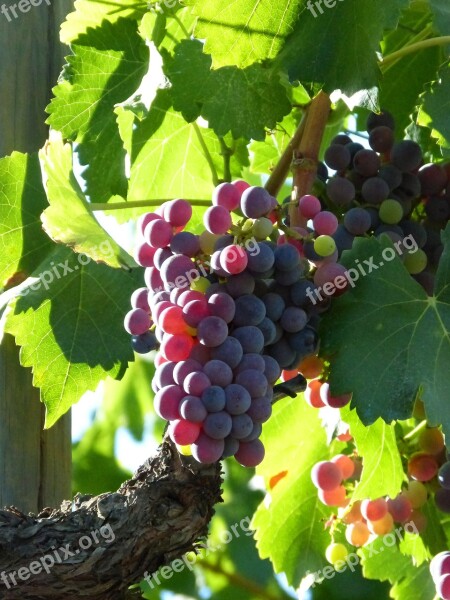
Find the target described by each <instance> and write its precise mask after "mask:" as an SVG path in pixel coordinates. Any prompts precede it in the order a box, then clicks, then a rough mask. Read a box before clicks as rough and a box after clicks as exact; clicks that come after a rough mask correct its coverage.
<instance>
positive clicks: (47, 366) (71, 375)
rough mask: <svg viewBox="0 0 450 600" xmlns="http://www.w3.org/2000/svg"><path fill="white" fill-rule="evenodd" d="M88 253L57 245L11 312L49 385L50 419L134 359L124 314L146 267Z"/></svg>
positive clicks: (20, 340)
mask: <svg viewBox="0 0 450 600" xmlns="http://www.w3.org/2000/svg"><path fill="white" fill-rule="evenodd" d="M80 256H81V255H76V254H74V253H73V252H72V251H71V250H69V249H68V248H64V247H56V248H55V250H54V252H53V253H52V254H51V255H50V256H49V257H48V258H47V259H46V260H45V261H44V262H43V263H42V264H41V265H40V266H39V271H36V272H35V273H34V274H33V276H34V277H37V278H38V280H37V281H36V282H35V283H34V284H33V285H32V286H31V287H28V288H26V289H25V290H23V292H22V295H20V296H18V297H17V298H16V299H15V300H13V301H12V302H11V304H10V311H9V313H8V316H7V319H6V326H5V331H6V332H7V333H11V334H12V335H13V336H14V337H15V338H16V343H17V344H18V345H19V346H21V351H20V361H21V364H22V365H23V366H24V367H32V368H33V385H35V386H36V387H39V388H40V389H41V398H42V401H43V402H44V403H45V405H46V408H47V415H46V427H51V426H52V425H53V424H54V423H55V422H56V421H57V420H58V419H59V418H60V417H61V416H62V415H63V414H64V413H65V412H66V411H67V410H69V408H70V407H71V405H72V404H74V403H75V402H78V400H79V399H80V398H81V396H82V395H83V394H84V393H85V392H86V391H88V390H95V389H96V387H97V385H98V383H99V382H100V381H101V380H102V379H105V378H106V376H107V375H109V376H110V377H114V378H115V379H120V378H121V377H122V376H123V374H124V372H125V369H126V367H127V364H128V361H131V360H133V352H132V350H131V345H130V339H129V335H128V334H127V333H126V332H125V330H124V328H123V317H124V315H125V313H126V312H127V311H128V309H129V302H130V295H131V293H132V291H133V290H134V289H136V288H137V287H138V286H139V283H140V282H141V281H142V270H141V269H135V270H133V271H132V272H131V273H130V272H126V271H124V270H121V269H119V270H117V269H111V268H110V267H107V266H106V265H102V264H97V263H95V262H93V261H89V262H86V260H85V259H83V261H81V260H80Z"/></svg>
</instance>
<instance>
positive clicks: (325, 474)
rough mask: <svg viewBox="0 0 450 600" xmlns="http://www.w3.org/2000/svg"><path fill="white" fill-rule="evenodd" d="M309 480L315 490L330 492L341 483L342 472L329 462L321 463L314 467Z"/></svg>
mask: <svg viewBox="0 0 450 600" xmlns="http://www.w3.org/2000/svg"><path fill="white" fill-rule="evenodd" d="M311 479H312V482H313V484H314V485H315V486H316V488H318V489H320V490H325V491H330V490H334V489H336V488H337V487H338V486H339V485H340V484H341V482H342V479H343V476H342V471H341V469H340V468H339V466H338V465H336V464H335V463H333V462H331V461H321V462H318V463H317V464H315V465H314V467H313V468H312V471H311Z"/></svg>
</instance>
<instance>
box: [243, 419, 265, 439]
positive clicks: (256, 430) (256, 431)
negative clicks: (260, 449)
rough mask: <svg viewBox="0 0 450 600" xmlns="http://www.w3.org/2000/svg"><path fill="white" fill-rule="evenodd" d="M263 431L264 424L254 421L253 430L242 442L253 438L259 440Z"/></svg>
mask: <svg viewBox="0 0 450 600" xmlns="http://www.w3.org/2000/svg"><path fill="white" fill-rule="evenodd" d="M261 433H262V425H261V423H254V424H253V429H252V432H251V433H250V434H249V435H247V436H246V437H245V438H242V440H241V442H253V440H257V439H258V438H259V437H260V436H261Z"/></svg>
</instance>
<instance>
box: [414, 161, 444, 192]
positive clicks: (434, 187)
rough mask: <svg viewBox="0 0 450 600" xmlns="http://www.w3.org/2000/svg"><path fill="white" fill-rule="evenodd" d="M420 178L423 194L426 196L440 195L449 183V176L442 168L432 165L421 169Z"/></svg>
mask: <svg viewBox="0 0 450 600" xmlns="http://www.w3.org/2000/svg"><path fill="white" fill-rule="evenodd" d="M418 177H419V180H420V185H421V191H422V194H423V195H425V196H433V195H435V194H440V192H442V190H444V189H445V187H446V185H447V183H448V180H447V174H446V172H445V170H444V169H443V168H442V166H441V165H436V164H432V163H430V164H427V165H424V166H423V167H420V169H419V173H418Z"/></svg>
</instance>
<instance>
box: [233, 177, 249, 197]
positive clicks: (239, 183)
mask: <svg viewBox="0 0 450 600" xmlns="http://www.w3.org/2000/svg"><path fill="white" fill-rule="evenodd" d="M231 185H234V187H235V188H237V190H238V192H239V195H240V196H242V194H243V193H244V192H245V190H248V188H249V187H251V186H250V184H249V183H247V182H246V181H244V180H243V179H237V180H236V181H233V183H232V184H231Z"/></svg>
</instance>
